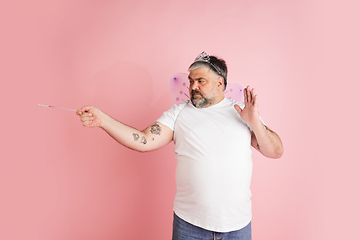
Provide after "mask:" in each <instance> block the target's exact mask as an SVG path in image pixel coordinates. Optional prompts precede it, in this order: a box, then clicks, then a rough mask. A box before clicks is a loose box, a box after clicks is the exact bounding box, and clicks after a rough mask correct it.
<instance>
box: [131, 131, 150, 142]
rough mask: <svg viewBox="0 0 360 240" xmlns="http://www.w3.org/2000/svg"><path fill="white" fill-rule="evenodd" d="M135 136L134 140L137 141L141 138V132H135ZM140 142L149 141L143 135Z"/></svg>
mask: <svg viewBox="0 0 360 240" xmlns="http://www.w3.org/2000/svg"><path fill="white" fill-rule="evenodd" d="M133 137H134V141H137V140H139V138H140V136H139V134H137V133H133ZM140 142H141V143H142V144H144V145H145V144H146V143H147V140H146V138H145V137H144V136H142V137H141V140H140Z"/></svg>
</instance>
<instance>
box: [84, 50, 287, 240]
mask: <svg viewBox="0 0 360 240" xmlns="http://www.w3.org/2000/svg"><path fill="white" fill-rule="evenodd" d="M188 78H189V82H190V86H189V94H190V96H191V100H190V101H185V102H184V103H182V104H179V105H173V106H172V107H171V109H169V110H168V111H166V112H164V114H163V115H162V116H161V117H160V118H159V119H158V120H157V121H156V122H155V123H154V124H152V125H150V126H149V127H147V128H146V129H145V130H143V131H139V130H136V129H134V128H132V127H129V126H126V125H125V124H123V123H121V122H119V121H117V120H115V119H113V118H111V117H110V116H108V115H106V114H105V113H103V112H101V111H100V110H99V109H97V108H95V107H93V106H86V107H83V108H81V109H79V110H78V111H77V114H78V115H79V116H80V119H81V121H82V123H83V125H84V126H86V127H101V128H102V129H104V130H105V131H106V132H107V133H108V134H109V135H110V136H111V137H113V138H114V139H115V140H116V141H118V142H119V143H120V144H122V145H124V146H126V147H128V148H130V149H134V150H137V151H141V152H145V151H151V150H154V149H157V148H160V147H163V146H164V145H166V144H168V143H169V142H170V141H174V143H175V147H174V150H175V153H176V159H177V166H176V184H177V193H176V197H175V201H174V222H173V240H181V239H224V240H225V239H246V240H249V239H251V200H250V197H251V192H250V181H251V174H252V159H251V154H252V149H251V146H252V147H254V148H255V149H257V150H258V151H259V152H260V153H262V154H263V155H264V156H266V157H270V158H279V157H281V155H282V153H283V147H282V143H281V140H280V138H279V136H278V135H277V134H276V133H275V132H273V131H272V130H270V129H269V128H268V127H267V126H266V125H265V124H264V123H263V122H262V120H261V118H260V116H259V114H258V110H257V95H256V94H255V93H254V89H250V87H249V86H248V87H246V88H245V89H244V102H235V101H233V100H230V99H227V98H225V97H224V90H225V88H226V84H227V67H226V63H225V61H224V60H222V59H218V58H217V57H214V56H209V55H207V54H206V53H205V52H203V53H201V54H200V55H199V56H198V57H197V58H196V59H195V61H194V63H192V64H191V65H190V67H189V76H188Z"/></svg>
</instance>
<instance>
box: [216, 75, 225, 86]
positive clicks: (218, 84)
mask: <svg viewBox="0 0 360 240" xmlns="http://www.w3.org/2000/svg"><path fill="white" fill-rule="evenodd" d="M217 87H218V88H221V89H223V88H224V78H222V77H219V78H218V80H217Z"/></svg>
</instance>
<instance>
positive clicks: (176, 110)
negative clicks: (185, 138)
mask: <svg viewBox="0 0 360 240" xmlns="http://www.w3.org/2000/svg"><path fill="white" fill-rule="evenodd" d="M187 103H188V101H185V102H183V103H181V104H174V105H172V106H171V108H170V109H169V110H167V111H166V112H164V113H163V114H162V115H161V117H160V118H159V119H158V120H157V122H159V123H161V124H164V125H165V126H167V127H168V128H170V129H171V130H173V131H174V129H175V122H176V119H177V117H178V115H179V114H180V112H181V110H182V109H183V108H184V107H185V106H186V104H187Z"/></svg>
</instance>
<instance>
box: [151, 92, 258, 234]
mask: <svg viewBox="0 0 360 240" xmlns="http://www.w3.org/2000/svg"><path fill="white" fill-rule="evenodd" d="M235 104H238V105H239V106H240V107H241V108H243V107H244V103H243V102H235V101H233V100H231V99H227V98H225V99H224V100H222V101H221V102H220V103H218V104H216V105H213V106H210V107H207V108H196V107H194V106H193V105H192V103H191V102H189V101H185V102H184V103H182V104H179V105H173V106H172V107H171V108H170V110H168V111H166V112H164V114H163V115H162V116H161V117H160V118H159V119H158V122H160V123H162V124H164V125H165V126H167V127H169V128H170V129H172V130H173V131H174V139H173V140H174V143H175V147H174V150H175V153H176V159H177V166H176V186H177V193H176V196H175V201H174V212H175V213H176V215H177V216H179V217H180V218H181V219H183V220H185V221H187V222H189V223H191V224H193V225H196V226H199V227H201V228H204V229H207V230H211V231H217V232H230V231H235V230H239V229H241V228H243V227H245V226H246V225H247V224H248V223H249V222H250V221H251V200H250V198H251V191H250V182H251V175H252V159H251V155H252V148H251V130H250V129H249V126H248V125H247V124H246V123H245V122H244V121H243V120H242V119H241V117H240V116H239V114H238V113H237V111H236V110H235V109H234V105H235Z"/></svg>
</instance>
